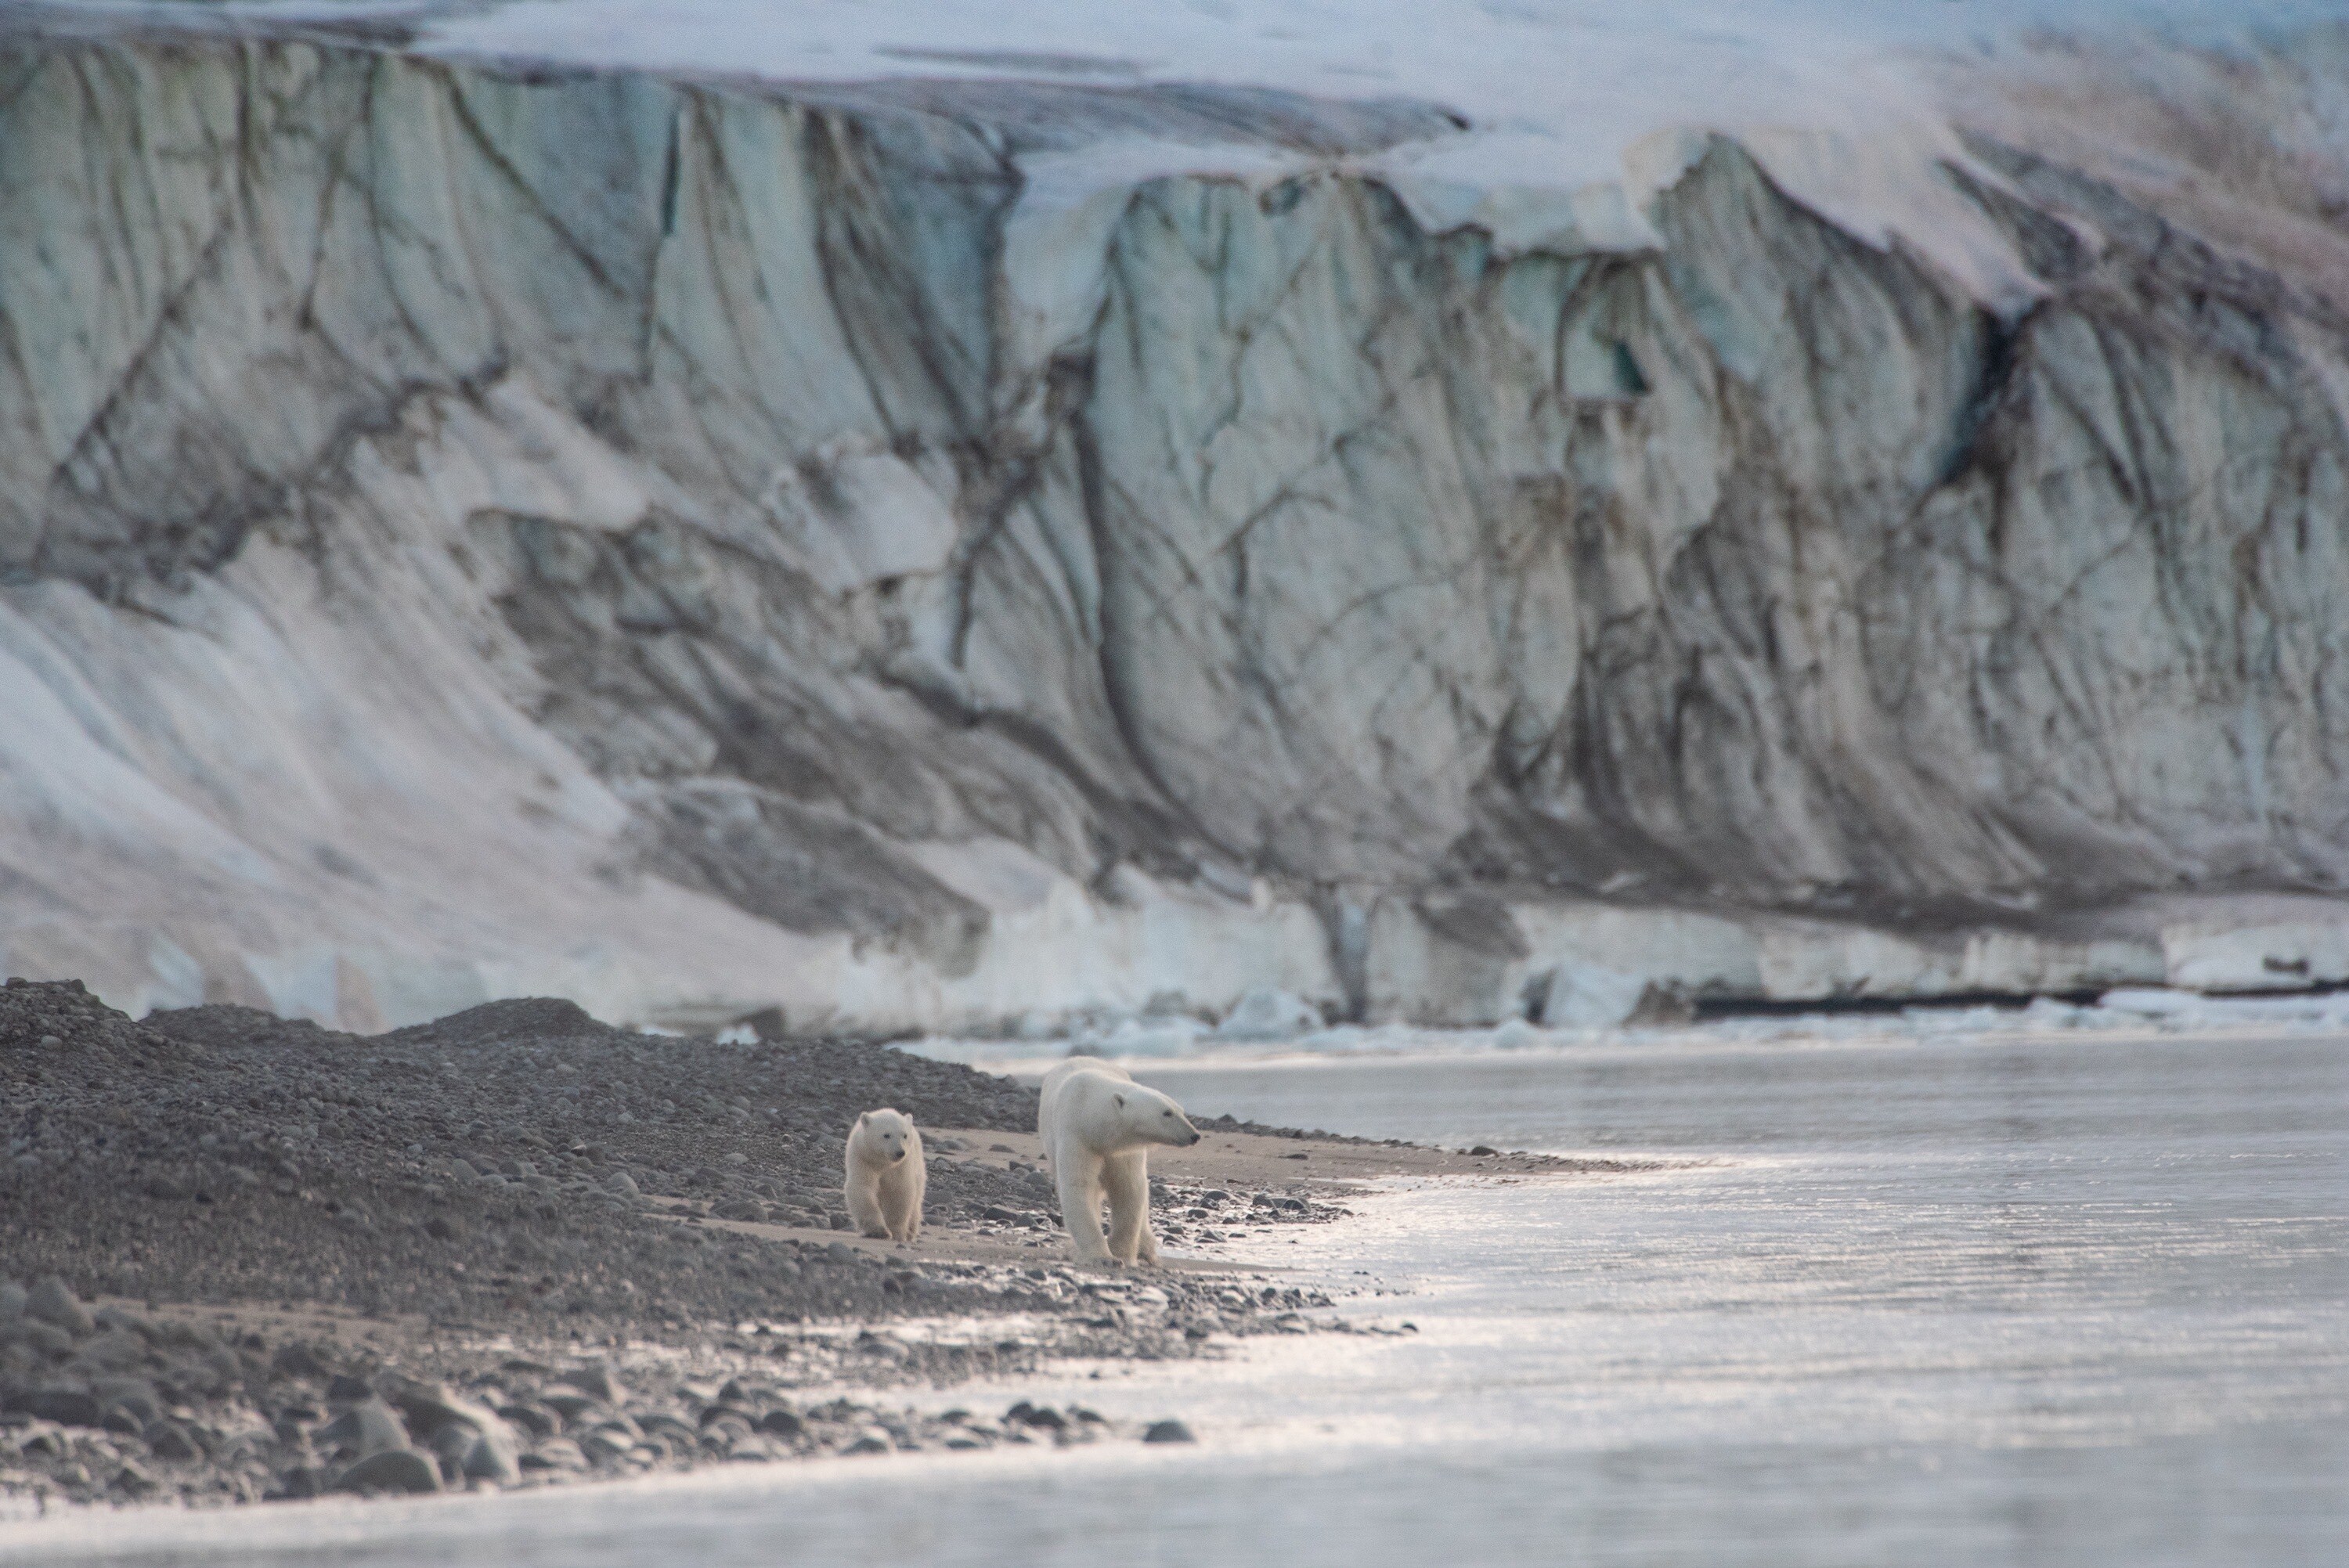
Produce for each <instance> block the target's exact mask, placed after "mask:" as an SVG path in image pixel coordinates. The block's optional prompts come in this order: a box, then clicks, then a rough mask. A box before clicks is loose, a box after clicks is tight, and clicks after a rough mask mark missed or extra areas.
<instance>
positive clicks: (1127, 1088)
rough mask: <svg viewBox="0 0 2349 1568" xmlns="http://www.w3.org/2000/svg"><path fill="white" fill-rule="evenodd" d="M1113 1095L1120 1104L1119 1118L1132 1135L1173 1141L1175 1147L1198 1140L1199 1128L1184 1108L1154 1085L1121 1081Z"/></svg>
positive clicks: (1166, 1141) (1188, 1144)
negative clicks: (1185, 1112) (1149, 1086)
mask: <svg viewBox="0 0 2349 1568" xmlns="http://www.w3.org/2000/svg"><path fill="white" fill-rule="evenodd" d="M1110 1099H1111V1102H1112V1104H1114V1105H1115V1106H1116V1107H1117V1114H1118V1120H1119V1122H1120V1123H1121V1124H1122V1125H1123V1127H1124V1129H1125V1130H1126V1133H1127V1135H1128V1136H1129V1137H1132V1138H1135V1139H1139V1140H1141V1141H1143V1142H1144V1143H1165V1144H1171V1145H1173V1146H1174V1148H1176V1149H1188V1148H1190V1147H1191V1145H1193V1144H1194V1143H1196V1142H1198V1141H1199V1130H1198V1129H1197V1128H1195V1127H1194V1126H1192V1125H1191V1119H1190V1118H1189V1117H1187V1116H1185V1115H1184V1114H1183V1108H1182V1107H1181V1106H1179V1105H1176V1104H1175V1103H1174V1099H1172V1098H1171V1097H1169V1096H1167V1095H1163V1094H1161V1093H1159V1092H1158V1091H1157V1090H1156V1089H1154V1088H1143V1087H1142V1086H1141V1085H1140V1084H1138V1083H1129V1084H1121V1085H1119V1086H1118V1088H1117V1091H1116V1092H1115V1093H1114V1094H1112V1095H1111V1096H1110Z"/></svg>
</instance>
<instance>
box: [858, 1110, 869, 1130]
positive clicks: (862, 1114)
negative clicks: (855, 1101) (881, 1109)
mask: <svg viewBox="0 0 2349 1568" xmlns="http://www.w3.org/2000/svg"><path fill="white" fill-rule="evenodd" d="M872 1114H873V1113H872V1112H871V1111H869V1110H860V1111H858V1112H857V1113H856V1125H857V1126H859V1127H862V1126H864V1119H865V1118H866V1117H868V1116H871V1115H872Z"/></svg>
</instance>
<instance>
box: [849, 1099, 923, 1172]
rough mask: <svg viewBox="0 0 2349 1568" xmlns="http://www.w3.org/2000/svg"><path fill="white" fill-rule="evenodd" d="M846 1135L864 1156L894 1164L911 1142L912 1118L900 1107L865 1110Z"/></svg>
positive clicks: (912, 1133) (912, 1136) (912, 1131)
mask: <svg viewBox="0 0 2349 1568" xmlns="http://www.w3.org/2000/svg"><path fill="white" fill-rule="evenodd" d="M848 1136H849V1138H850V1139H851V1140H854V1142H855V1144H856V1145H857V1148H858V1150H859V1152H861V1153H863V1154H864V1155H865V1156H866V1157H867V1158H868V1159H873V1160H878V1161H882V1162H884V1163H885V1164H889V1165H895V1164H896V1163H897V1161H900V1160H903V1159H905V1150H906V1149H907V1148H908V1147H910V1146H911V1144H912V1142H913V1138H914V1119H913V1118H912V1117H910V1116H907V1115H906V1114H905V1112H904V1111H902V1110H868V1111H866V1112H865V1113H864V1115H863V1116H860V1117H858V1118H857V1119H856V1127H855V1129H854V1130H853V1131H852V1132H850V1133H849V1135H848Z"/></svg>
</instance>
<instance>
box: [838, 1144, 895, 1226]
mask: <svg viewBox="0 0 2349 1568" xmlns="http://www.w3.org/2000/svg"><path fill="white" fill-rule="evenodd" d="M841 1195H842V1196H843V1198H845V1199H846V1200H847V1201H848V1218H849V1221H850V1222H852V1223H853V1224H854V1225H855V1227H856V1233H857V1234H859V1235H862V1236H875V1237H878V1236H885V1235H887V1234H888V1233H889V1218H888V1216H887V1215H886V1214H885V1213H883V1212H881V1178H880V1176H879V1174H878V1173H877V1172H874V1171H863V1170H859V1169H858V1168H857V1166H856V1165H855V1164H854V1161H851V1163H850V1165H849V1167H848V1182H847V1185H846V1186H845V1187H843V1189H842V1191H841Z"/></svg>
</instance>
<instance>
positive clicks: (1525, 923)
mask: <svg viewBox="0 0 2349 1568" xmlns="http://www.w3.org/2000/svg"><path fill="white" fill-rule="evenodd" d="M984 9H985V11H986V15H985V18H984V20H983V22H982V21H980V20H978V8H974V9H972V10H971V11H970V12H969V13H968V14H965V13H962V12H952V13H948V12H944V11H940V10H936V9H927V10H918V11H916V10H901V9H898V8H892V7H851V6H844V5H843V6H833V5H800V6H741V5H727V6H723V7H720V6H716V5H706V6H701V7H694V6H684V7H677V6H664V7H657V8H654V7H644V6H629V5H598V4H592V3H567V4H562V5H512V6H506V7H500V8H492V9H487V10H481V11H471V12H466V13H458V12H451V13H450V14H448V15H433V14H430V13H425V12H412V11H411V12H408V13H401V12H396V11H390V10H386V9H384V8H380V7H377V8H358V7H329V6H319V5H310V6H306V7H260V8H255V7H236V6H224V7H212V6H207V7H131V8H98V7H68V8H46V9H26V8H12V9H10V10H8V11H6V12H0V16H5V18H6V22H7V32H6V35H5V53H0V80H5V82H6V84H7V88H6V90H5V94H0V317H5V321H0V327H5V336H0V346H5V381H0V388H5V389H0V573H5V579H6V586H5V589H0V711H5V713H6V715H7V716H8V717H6V719H5V721H0V801H5V804H0V954H5V966H6V967H8V968H9V969H11V970H23V971H26V972H31V973H70V974H82V975H88V976H89V977H90V978H91V979H92V980H93V981H94V982H96V983H98V984H99V985H102V986H103V987H104V988H105V989H106V990H107V992H108V994H109V997H110V999H113V1000H116V1001H118V1002H122V1003H126V1004H128V1005H131V1006H137V1005H138V1004H139V1003H140V1002H142V1001H147V1002H161V1001H174V1002H176V1001H181V1000H186V999H191V998H192V997H194V996H195V995H200V994H201V995H227V996H233V997H236V998H238V999H245V1000H254V1001H262V1002H265V1003H267V1004H269V1005H272V1006H277V1007H279V1008H281V1009H285V1010H295V1011H308V1012H314V1013H316V1014H317V1015H319V1016H323V1017H326V1018H329V1019H331V1020H335V1021H339V1022H342V1023H344V1024H346V1025H347V1026H369V1025H372V1024H376V1023H378V1021H379V1022H384V1023H399V1022H405V1021H409V1020H410V1019H412V1018H416V1017H421V1016H432V1015H435V1014H437V1013H440V1012H445V1011H447V1010H448V1009H449V1008H450V1006H455V1005H459V1004H460V1003H461V1002H463V1001H466V1000H470V999H474V998H477V997H478V996H480V995H485V994H504V993H510V992H514V991H549V990H553V991H560V992H564V993H566V994H570V995H576V996H578V997H580V998H581V999H582V1000H583V1001H585V1002H586V1003H587V1004H588V1005H589V1006H591V1007H595V1008H596V1009H597V1010H599V1011H601V1012H604V1013H605V1014H607V1015H608V1016H618V1017H625V1018H630V1019H647V1018H650V1019H667V1020H670V1021H676V1022H697V1021H717V1020H722V1019H724V1018H727V1017H730V1016H736V1015H738V1014H741V1013H748V1012H750V1011H753V1010H756V1009H757V1008H759V1007H761V1006H768V1005H771V1004H776V1003H780V1004H781V1005H782V1006H784V1007H785V1008H786V1010H787V1011H788V1012H790V1013H791V1014H792V1015H793V1016H795V1017H797V1018H800V1019H802V1020H808V1019H812V1018H813V1017H816V1016H825V1015H829V1016H835V1017H844V1018H848V1019H852V1020H856V1021H861V1022H866V1023H870V1024H873V1025H875V1026H895V1025H900V1024H908V1023H918V1024H924V1025H934V1026H962V1027H968V1026H974V1025H983V1024H988V1023H992V1022H995V1021H998V1020H1001V1019H1005V1018H1009V1017H1011V1016H1017V1015H1019V1014H1022V1013H1025V1012H1030V1011H1038V1010H1040V1011H1042V1012H1045V1013H1051V1012H1056V1011H1065V1010H1070V1009H1080V1008H1087V1007H1092V1008H1115V1007H1128V1008H1133V1007H1139V1006H1143V1004H1144V1003H1145V1002H1148V1001H1149V1000H1150V999H1151V998H1152V997H1153V996H1154V995H1157V994H1160V993H1166V992H1173V993H1178V994H1179V1000H1180V1001H1181V1002H1183V1003H1185V1004H1188V1005H1192V1006H1206V1007H1210V1008H1221V1007H1223V1006H1228V1005H1229V1004H1230V1003H1231V1002H1232V1001H1233V1000H1235V999H1236V998H1237V996H1238V995H1241V994H1242V993H1243V992H1245V991H1247V990H1248V989H1250V988H1253V987H1257V986H1261V985H1278V986H1280V987H1283V988H1285V989H1288V990H1291V991H1295V992H1298V993H1300V994H1303V995H1308V996H1311V997H1314V998H1317V999H1321V1000H1326V1001H1328V1002H1330V1004H1332V1005H1333V1006H1342V1007H1346V1008H1349V1009H1350V1010H1354V1011H1359V1012H1364V1013H1367V1014H1369V1015H1371V1016H1413V1017H1421V1018H1426V1019H1430V1020H1460V1021H1477V1020H1487V1021H1488V1020H1490V1019H1492V1018H1495V1017H1499V1016H1505V1015H1508V1014H1513V1013H1515V1012H1516V1011H1519V1010H1520V1009H1523V1008H1525V1007H1526V1006H1532V1007H1533V1008H1535V1010H1537V1011H1539V1010H1540V1009H1541V1008H1542V1007H1543V1006H1545V1005H1546V1003H1547V1002H1550V1001H1554V1002H1555V1003H1556V1007H1555V1008H1554V1010H1557V1009H1564V1008H1566V1003H1565V1001H1564V1000H1563V999H1564V998H1567V997H1570V996H1573V995H1585V994H1587V995H1618V994H1623V993H1624V991H1625V987H1626V985H1627V984H1628V985H1629V994H1630V995H1635V996H1636V995H1638V994H1640V989H1641V985H1642V984H1643V983H1644V982H1645V981H1647V980H1651V979H1652V980H1656V981H1660V982H1663V983H1665V984H1667V985H1675V986H1679V987H1681V988H1683V989H1691V990H1707V991H1711V992H1714V993H1717V994H1731V995H1826V994H1830V993H1833V992H1836V991H1839V990H1843V991H1850V990H1861V991H1871V992H1878V993H1889V994H1902V993H1930V992H1940V991H1951V990H1970V989H2069V988H2074V987H2079V986H2085V985H2100V984H2107V983H2114V982H2121V981H2145V980H2155V981H2158V980H2163V979H2173V980H2178V981H2180V982H2181V983H2190V984H2197V985H2292V984H2302V983H2306V982H2307V981H2309V980H2313V979H2323V978H2327V977H2333V976H2339V975H2349V937H2344V923H2343V915H2342V913H2341V909H2340V906H2339V905H2338V903H2335V902H2334V899H2333V893H2334V890H2336V889H2337V888H2338V886H2339V884H2340V882H2341V880H2342V878H2343V876H2344V871H2349V864H2344V861H2349V848H2345V847H2344V838H2343V835H2342V825H2343V820H2344V814H2349V791H2344V787H2343V785H2342V783H2341V781H2340V780H2341V772H2342V763H2343V761H2344V732H2343V725H2344V716H2343V715H2342V713H2341V712H2340V710H2339V707H2338V706H2337V704H2338V698H2337V696H2335V694H2334V687H2335V686H2337V680H2336V679H2335V677H2334V675H2333V668H2334V664H2335V655H2336V653H2337V651H2338V647H2339V644H2340V640H2341V638H2342V637H2343V635H2344V626H2349V617H2344V609H2345V608H2349V606H2344V603H2342V601H2343V599H2344V596H2345V595H2349V573H2344V562H2343V556H2342V552H2343V548H2344V498H2343V493H2342V473H2343V467H2344V458H2349V435H2345V434H2344V422H2343V415H2342V412H2341V402H2340V399H2341V397H2342V396H2343V395H2344V389H2349V334H2344V321H2349V316H2344V308H2343V302H2344V299H2349V292H2344V288H2343V286H2342V284H2343V280H2344V279H2349V266H2344V260H2349V245H2345V244H2344V241H2343V240H2342V239H2340V238H2339V237H2338V222H2337V213H2338V211H2340V203H2341V201H2342V199H2343V197H2344V193H2349V158H2344V135H2343V129H2342V121H2341V113H2342V107H2343V104H2344V85H2349V54H2344V44H2343V35H2342V34H2341V33H2340V32H2339V31H2337V30H2334V29H2331V28H2326V27H2313V28H2312V27H2305V26H2301V24H2300V23H2299V21H2298V19H2297V18H2295V17H2294V16H2293V15H2292V13H2290V12H2288V11H2283V10H2277V11H2274V12H2271V14H2270V17H2269V20H2270V21H2271V22H2272V23H2273V24H2274V26H2275V27H2276V28H2279V29H2282V30H2280V31H2271V33H2270V34H2269V35H2267V36H2265V41H2264V42H2262V41H2259V40H2246V39H2244V38H2236V37H2230V36H2220V35H2219V34H2217V33H2215V32H2213V31H2211V30H2210V29H2208V28H2199V25H2198V24H2195V23H2193V20H2192V18H2191V17H2190V16H2189V17H2186V18H2185V19H2184V20H2182V21H2181V20H2180V19H2179V18H2178V17H2170V18H2168V21H2169V22H2170V23H2172V24H2174V25H2173V26H2171V28H2170V31H2169V32H2168V33H2167V34H2166V35H2163V36H2159V37H2157V36H2154V35H2150V34H2147V33H2144V32H2142V31H2137V30H2123V31H2119V32H2116V31H2115V30H2114V29H2115V28H2116V26H2119V23H2120V22H2124V21H2126V22H2132V23H2133V22H2135V21H2141V20H2144V19H2146V18H2147V17H2152V18H2153V19H2155V20H2162V19H2163V18H2162V16H2161V15H2160V14H2159V12H2158V8H2153V7H2144V8H2139V9H2137V10H2136V11H2133V12H2114V11H2112V10H2110V9H2106V8H2100V9H2098V10H2096V11H2094V12H2090V11H2088V10H2087V9H2085V8H2081V9H2078V10H2069V9H2066V8H2064V7H2061V6H2056V7H2052V8H2051V7H2047V6H2040V7H2025V6H2020V5H2018V6H2014V7H2011V8H2004V9H1999V10H1997V11H1995V12H1994V13H1992V14H1987V15H1986V14H1984V13H1982V12H1981V11H1979V10H1968V9H1967V8H1962V7H1953V6H1941V7H1931V8H1920V14H1921V11H1922V10H1924V9H1930V11H1931V12H1932V13H1933V19H1932V20H1931V21H1930V22H1925V21H1920V20H1918V19H1917V18H1916V17H1914V16H1911V15H1909V14H1906V13H1903V14H1901V15H1898V16H1896V17H1895V18H1894V19H1893V20H1892V21H1891V22H1889V23H1888V22H1882V21H1879V22H1878V23H1876V24H1874V25H1872V26H1855V25H1854V17H1853V15H1852V14H1851V13H1850V12H1849V10H1848V9H1847V8H1845V7H1838V6H1829V5H1811V6H1803V5H1794V6H1785V7H1774V8H1762V9H1759V10H1757V9H1754V8H1738V9H1736V10H1734V11H1732V12H1727V13H1723V15H1726V16H1728V17H1729V18H1730V20H1729V21H1728V22H1727V23H1724V24H1723V25H1720V26H1715V25H1713V23H1714V22H1718V21H1719V20H1720V18H1718V17H1713V19H1712V21H1708V17H1712V13H1710V12H1708V11H1705V10H1703V9H1702V8H1698V7H1693V6H1671V7H1660V8H1652V9H1651V10H1649V11H1645V12H1642V13H1641V20H1640V22H1639V23H1638V24H1637V25H1631V24H1626V23H1620V22H1613V23H1610V22H1609V21H1608V20H1607V18H1608V17H1609V16H1612V15H1616V14H1617V11H1618V10H1619V8H1588V9H1585V8H1580V7H1572V6H1546V5H1527V6H1522V7H1503V6H1497V5H1493V6H1475V7H1470V6H1456V7H1454V6H1434V7H1430V6H1413V7H1409V8H1404V7H1393V8H1382V7H1379V6H1374V5H1364V6H1357V7H1350V8H1339V7H1324V6H1311V7H1308V6H1305V5H1277V6H1257V7H1249V6H1237V5H1235V6H1231V7H1226V8H1224V10H1223V11H1222V12H1220V13H1219V12H1217V10H1216V8H1214V7H1200V8H1196V9H1185V8H1182V7H1165V8H1159V9H1158V10H1156V11H1154V12H1153V13H1152V14H1151V15H1148V16H1146V17H1144V18H1142V19H1140V20H1136V19H1135V18H1134V17H1133V15H1132V13H1131V11H1130V8H1125V7H1097V8H1073V9H1072V8H1070V7H1066V6H1061V7H1052V8H1045V7H1033V8H1021V7H1017V6H1014V7H1002V8H999V7H988V8H984ZM1956 11H1964V12H1965V13H1966V15H1967V17H1968V21H1969V25H1971V26H1979V27H1980V28H1981V29H1982V41H1979V42H1975V41H1970V40H1969V39H1968V38H1967V37H1966V36H1965V35H1964V34H1962V33H1959V32H1955V31H1953V30H1952V25H1951V21H1950V20H1949V18H1948V15H1947V13H1950V12H1956ZM2116 18H2118V20H2117V21H2116ZM2033 19H2041V20H2048V21H2053V22H2055V23H2064V24H2078V25H2080V26H2084V27H2086V28H2088V29H2089V32H2088V35H2087V41H2086V42H2085V43H2075V42H2068V41H2061V40H2055V39H2049V38H2042V39H2039V40H2038V41H2036V42H2033V43H2029V44H2025V43H2023V42H2018V41H2016V40H2017V39H2019V38H2020V37H2022V36H2023V30H2022V26H2023V23H2025V22H2029V21H2031V20H2033ZM966 35H968V36H966ZM1235 39H1240V40H1243V41H1244V43H1245V46H1240V45H1237V44H1235V43H1234V42H1233V40H1235ZM1958 45H1963V47H1956V46H1958ZM533 62H535V63H533ZM558 67H559V68H558ZM1159 999H1160V1003H1161V1006H1167V1005H1171V1004H1172V1003H1174V1002H1175V1001H1176V1000H1177V999H1178V998H1177V997H1175V996H1166V995H1161V996H1160V998H1159ZM1569 1010H1570V1009H1569Z"/></svg>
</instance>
